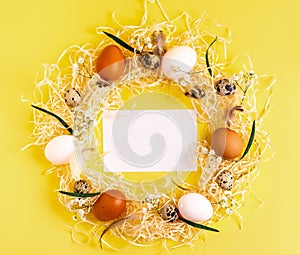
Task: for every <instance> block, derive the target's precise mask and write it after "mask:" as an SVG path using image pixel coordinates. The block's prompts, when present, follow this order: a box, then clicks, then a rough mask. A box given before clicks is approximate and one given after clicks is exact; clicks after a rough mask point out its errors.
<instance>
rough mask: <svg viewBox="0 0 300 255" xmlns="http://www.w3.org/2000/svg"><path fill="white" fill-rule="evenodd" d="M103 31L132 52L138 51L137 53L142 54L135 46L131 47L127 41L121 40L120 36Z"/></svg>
mask: <svg viewBox="0 0 300 255" xmlns="http://www.w3.org/2000/svg"><path fill="white" fill-rule="evenodd" d="M103 33H104V34H105V35H107V36H108V37H109V38H111V39H113V40H114V41H115V42H116V43H117V44H119V45H121V46H122V47H123V48H125V49H127V50H129V51H131V52H133V53H134V52H136V54H141V52H140V51H138V50H136V49H135V48H133V47H131V46H130V45H129V44H127V43H126V42H124V41H123V40H121V39H120V38H118V37H116V36H114V35H112V34H110V33H108V32H105V31H103Z"/></svg>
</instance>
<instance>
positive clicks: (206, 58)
mask: <svg viewBox="0 0 300 255" xmlns="http://www.w3.org/2000/svg"><path fill="white" fill-rule="evenodd" d="M217 39H218V37H217V36H216V38H215V39H214V40H213V41H212V42H211V43H210V45H208V48H207V50H206V53H205V60H206V67H207V70H208V72H209V74H210V76H211V77H213V72H212V69H211V67H210V64H209V57H208V51H209V49H210V47H211V46H212V45H213V44H214V43H215V42H216V41H217Z"/></svg>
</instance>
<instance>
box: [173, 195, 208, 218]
mask: <svg viewBox="0 0 300 255" xmlns="http://www.w3.org/2000/svg"><path fill="white" fill-rule="evenodd" d="M178 210H179V213H180V214H181V216H182V217H183V218H184V219H187V220H190V221H193V222H201V221H206V220H208V219H210V218H211V217H212V215H213V208H212V205H211V203H210V201H209V200H208V199H207V198H206V197H204V196H202V195H201V194H198V193H188V194H185V195H183V196H182V197H181V198H180V199H179V201H178Z"/></svg>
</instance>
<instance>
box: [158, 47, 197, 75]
mask: <svg viewBox="0 0 300 255" xmlns="http://www.w3.org/2000/svg"><path fill="white" fill-rule="evenodd" d="M196 61H197V53H196V51H195V50H193V49H192V48H190V47H188V46H176V47H173V48H171V49H169V50H168V51H167V52H166V54H165V55H164V56H163V59H162V63H161V70H162V72H163V74H165V75H166V76H167V77H168V78H170V79H174V80H178V79H180V78H182V77H184V76H186V75H187V74H186V73H187V72H190V71H191V70H192V69H193V67H194V66H195V64H196Z"/></svg>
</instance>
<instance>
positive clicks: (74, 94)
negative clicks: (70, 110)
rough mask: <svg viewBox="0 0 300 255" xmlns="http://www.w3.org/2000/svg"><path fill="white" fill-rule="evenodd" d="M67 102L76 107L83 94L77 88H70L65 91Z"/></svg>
mask: <svg viewBox="0 0 300 255" xmlns="http://www.w3.org/2000/svg"><path fill="white" fill-rule="evenodd" d="M65 102H66V104H67V105H68V106H70V107H76V106H78V105H79V104H80V103H81V95H80V93H79V92H78V91H77V90H76V89H75V88H70V89H68V90H67V91H66V93H65Z"/></svg>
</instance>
